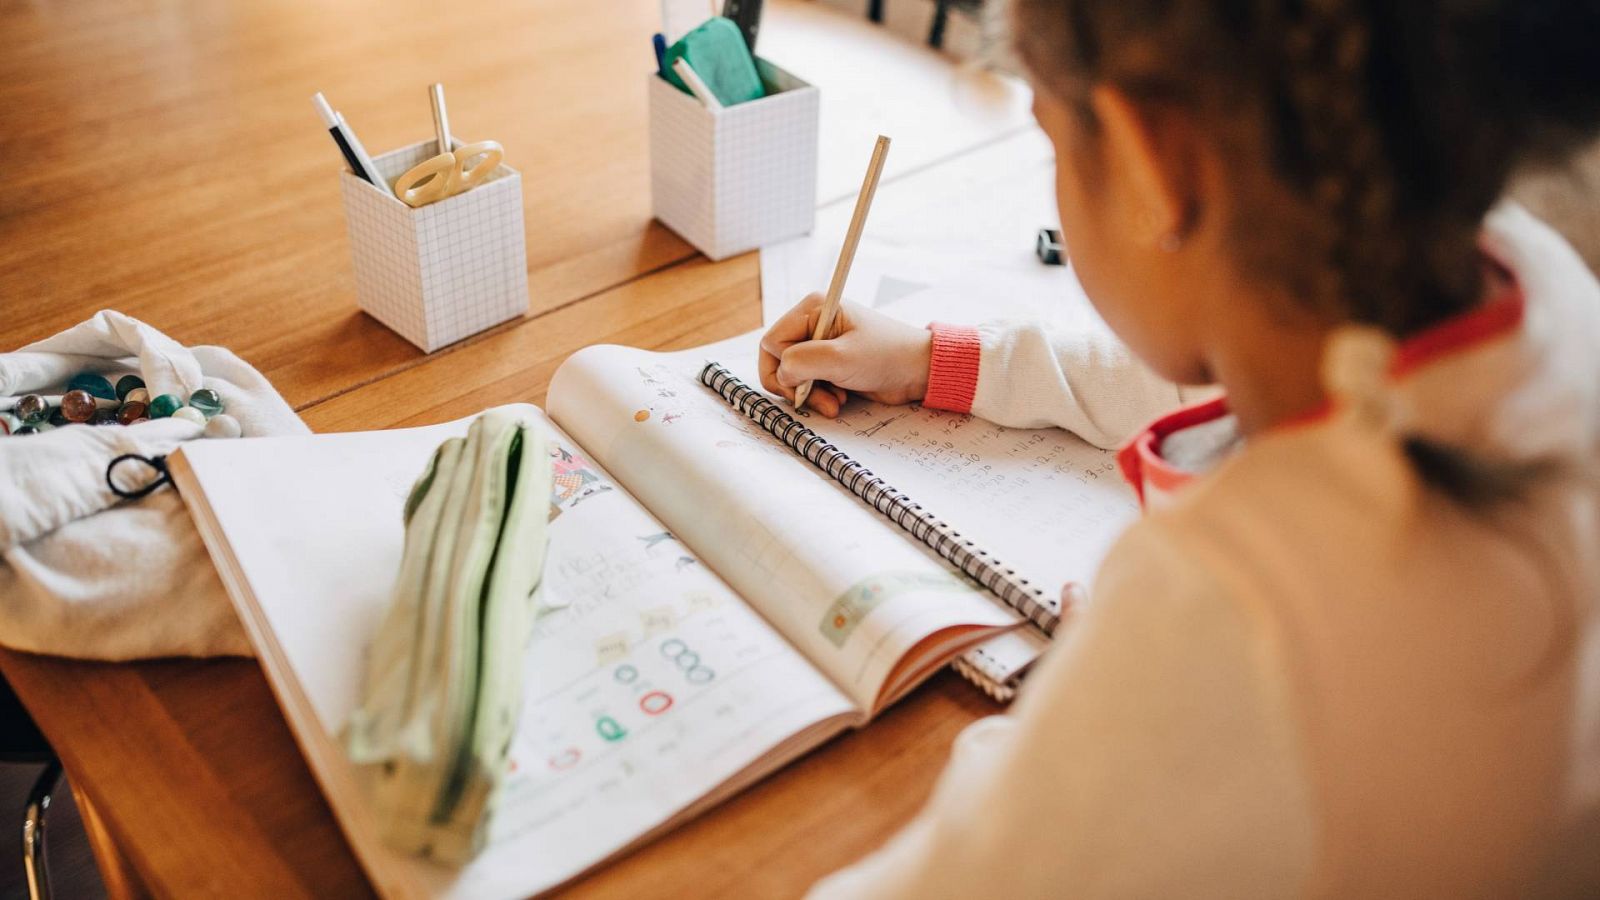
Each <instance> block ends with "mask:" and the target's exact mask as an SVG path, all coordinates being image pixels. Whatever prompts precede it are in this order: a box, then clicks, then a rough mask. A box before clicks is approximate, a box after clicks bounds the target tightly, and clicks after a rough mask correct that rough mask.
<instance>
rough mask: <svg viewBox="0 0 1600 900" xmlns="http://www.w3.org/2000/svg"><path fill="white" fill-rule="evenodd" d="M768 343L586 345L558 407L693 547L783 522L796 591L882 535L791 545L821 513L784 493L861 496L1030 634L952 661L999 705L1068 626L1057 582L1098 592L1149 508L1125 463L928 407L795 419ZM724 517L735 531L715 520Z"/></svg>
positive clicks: (937, 565) (841, 534) (555, 400)
mask: <svg viewBox="0 0 1600 900" xmlns="http://www.w3.org/2000/svg"><path fill="white" fill-rule="evenodd" d="M758 340H759V335H757V334H749V335H744V336H742V337H738V338H734V339H731V340H729V341H724V342H722V343H719V344H714V345H711V346H708V347H700V348H696V349H692V350H684V351H678V352H675V353H655V352H649V351H643V350H634V349H630V348H624V347H611V346H598V347H590V348H587V349H585V350H582V351H580V352H578V353H577V354H574V356H573V357H572V358H571V359H570V360H569V361H568V362H567V363H566V364H565V365H563V366H562V368H561V370H560V371H559V372H558V373H557V375H556V378H555V381H554V382H553V383H552V387H551V391H550V411H551V414H552V416H553V417H554V418H555V419H556V420H557V421H558V422H561V423H562V424H563V426H564V427H566V428H568V429H569V430H570V431H571V432H572V433H573V435H574V437H575V438H577V439H578V440H579V441H580V442H581V443H582V444H583V445H584V446H585V447H587V448H589V449H590V450H591V451H592V452H594V453H595V454H596V456H597V458H598V459H599V460H600V461H601V462H602V463H603V464H605V465H606V466H608V467H609V468H610V469H611V470H612V471H614V472H616V473H617V474H618V477H619V478H620V479H622V480H623V481H624V482H627V483H628V486H629V489H630V490H632V491H634V492H635V494H637V495H638V496H639V497H640V499H641V501H642V502H644V504H645V505H646V506H648V507H649V508H650V509H652V510H654V511H656V512H657V513H658V514H659V515H661V516H662V518H663V521H664V522H665V523H666V524H667V525H668V526H669V527H671V528H672V529H673V530H674V532H675V533H684V534H699V535H702V536H700V537H696V538H691V539H690V540H691V543H695V544H696V545H697V546H698V545H699V544H700V543H702V542H705V543H716V542H719V541H720V542H726V541H729V540H742V538H741V537H740V536H739V534H738V532H739V528H740V527H742V526H741V524H740V523H743V522H745V521H746V520H747V519H748V518H749V517H750V516H751V515H752V514H755V515H757V516H759V517H762V519H763V520H764V521H768V522H770V523H776V524H774V525H773V526H772V531H773V532H774V535H773V538H772V540H773V541H775V542H777V543H778V544H780V545H784V546H783V552H785V553H788V554H800V555H801V556H802V557H803V558H804V561H803V562H798V561H791V562H790V563H789V564H788V565H786V567H785V568H784V570H783V572H781V573H780V572H777V571H774V572H773V573H771V574H772V575H774V576H779V575H781V576H783V577H790V578H794V579H796V585H795V587H794V590H795V593H796V594H797V595H799V594H804V593H806V592H807V591H810V590H814V587H813V585H815V583H816V581H817V579H818V577H819V576H818V574H817V572H816V571H815V569H817V568H821V567H826V566H829V565H832V564H837V562H830V560H833V561H844V562H848V563H850V564H852V565H854V564H858V563H856V562H855V561H854V555H855V554H856V553H860V552H863V551H862V548H863V547H865V546H866V542H865V539H864V538H858V537H856V529H857V528H860V529H862V530H867V529H869V528H873V527H874V526H867V525H865V524H863V525H860V526H857V525H856V524H854V520H852V522H851V524H849V525H845V524H839V525H838V526H837V527H836V531H835V533H836V534H837V537H836V538H835V539H834V541H835V543H836V546H831V547H830V546H826V545H824V546H819V547H796V546H794V544H795V543H797V542H798V541H800V540H802V539H803V538H801V537H799V536H797V535H796V534H794V533H783V532H784V531H785V529H787V528H790V527H792V525H791V520H792V519H793V518H795V517H797V516H806V515H812V514H814V513H813V512H812V511H811V510H807V509H799V508H796V509H785V508H784V507H783V506H782V505H781V503H780V501H778V500H777V499H776V497H777V496H778V495H780V494H786V493H789V492H790V491H792V490H794V489H795V488H796V486H802V487H804V488H806V489H807V490H809V491H811V492H818V491H822V490H824V489H825V492H826V493H829V494H834V495H842V496H843V497H847V498H849V499H850V501H851V502H852V503H854V504H855V505H856V506H857V507H858V508H861V509H863V510H864V511H866V512H868V513H869V514H873V515H872V518H873V519H875V520H876V521H877V522H878V523H879V524H878V525H877V526H875V528H876V529H878V530H881V531H886V532H888V533H889V534H891V535H896V536H897V539H898V540H899V541H901V542H904V543H906V544H910V545H912V546H915V547H916V548H918V549H919V550H920V551H921V552H922V554H923V556H924V558H925V559H926V560H928V563H929V564H930V565H931V566H933V567H934V569H935V570H942V571H945V572H949V573H952V574H956V575H958V576H961V577H963V578H964V579H965V580H966V581H967V583H968V584H970V585H972V586H973V587H974V588H975V589H977V590H979V591H980V592H982V593H983V594H984V595H985V596H986V597H988V598H989V599H990V601H991V602H992V603H993V604H994V605H995V606H996V607H997V608H999V609H1001V610H1003V611H1004V612H1005V613H1006V614H1007V615H1009V616H1012V617H1013V621H1014V622H1015V623H1017V625H1018V627H1016V628H1013V629H1010V630H1007V631H1005V632H1003V633H1001V634H998V635H996V636H994V637H992V638H990V639H989V640H987V641H985V642H984V643H982V644H979V645H977V646H975V647H972V648H970V649H968V650H967V651H965V652H963V653H962V654H961V655H960V656H959V657H957V658H956V659H954V660H953V663H952V664H953V666H954V668H955V669H956V670H957V671H958V672H960V673H961V674H962V675H963V676H965V677H966V678H967V679H968V680H970V681H972V682H973V683H974V684H976V685H978V686H979V687H980V688H981V689H983V690H984V691H985V692H986V693H988V694H989V695H990V696H992V697H994V698H995V699H997V700H1001V701H1005V700H1009V699H1011V697H1012V696H1013V695H1014V694H1015V691H1016V689H1017V687H1018V686H1019V684H1020V683H1021V680H1022V678H1023V677H1024V676H1025V674H1026V672H1027V671H1028V669H1029V668H1030V667H1031V666H1032V664H1033V662H1034V661H1035V660H1036V659H1038V657H1039V656H1040V654H1041V653H1042V652H1043V651H1044V649H1045V648H1046V647H1047V646H1048V643H1049V638H1050V635H1052V634H1053V633H1054V632H1055V630H1056V628H1057V626H1058V625H1059V624H1060V622H1061V621H1062V619H1063V617H1064V616H1070V612H1071V611H1070V610H1066V609H1063V608H1062V606H1061V600H1060V598H1061V595H1062V589H1063V587H1064V586H1066V585H1068V584H1075V585H1078V586H1079V587H1081V588H1084V589H1086V588H1087V586H1088V584H1089V582H1090V580H1091V579H1092V578H1093V575H1094V572H1095V570H1096V569H1097V568H1098V566H1099V562H1100V560H1101V558H1102V557H1103V556H1104V554H1105V552H1106V551H1107V550H1108V549H1109V547H1110V545H1111V543H1112V541H1113V540H1114V539H1115V538H1116V536H1117V535H1118V534H1119V533H1120V532H1121V531H1122V529H1123V528H1125V527H1126V526H1127V524H1128V523H1129V522H1131V521H1132V520H1133V519H1134V518H1135V517H1136V516H1137V514H1138V502H1137V499H1136V498H1135V497H1134V495H1133V492H1132V491H1131V490H1130V489H1129V488H1128V487H1127V486H1126V485H1125V484H1124V483H1123V482H1122V479H1121V476H1120V475H1119V474H1118V472H1117V469H1116V463H1115V459H1114V458H1113V454H1111V453H1109V452H1107V451H1104V450H1100V449H1098V448H1095V447H1093V446H1091V445H1089V444H1087V443H1085V442H1084V441H1082V440H1080V439H1079V438H1077V437H1075V436H1073V435H1071V434H1069V433H1067V432H1064V431H1061V430H1059V429H1040V430H1019V429H1009V428H1003V427H1001V426H998V425H994V424H992V423H989V422H985V421H983V420H981V419H977V418H974V417H972V416H969V415H960V414H955V413H948V412H941V411H937V410H930V409H923V408H921V407H918V406H898V407H894V406H885V405H881V404H874V403H865V402H861V401H855V402H852V403H851V404H850V405H849V406H848V407H846V409H845V411H844V412H843V414H842V415H841V416H840V417H838V418H836V419H826V418H823V417H821V416H816V415H812V414H810V413H809V412H805V411H799V412H797V411H795V410H794V409H793V408H792V407H790V406H789V405H788V404H786V403H781V402H779V401H778V400H776V399H775V398H772V397H769V396H768V395H766V394H764V393H762V392H761V391H759V390H757V389H755V388H753V387H751V385H752V384H754V383H756V381H757V379H756V377H755V373H754V368H755V361H756V358H757V356H756V354H757V346H758V344H757V342H758ZM607 423H610V424H607ZM645 442H647V443H645ZM644 446H647V447H648V451H645V450H642V449H630V448H633V447H644ZM807 473H810V476H809V477H808V475H807ZM697 482H698V483H699V484H700V490H701V491H702V492H703V494H704V495H705V496H706V497H712V496H716V493H717V492H727V493H728V495H729V498H730V499H727V500H724V501H721V502H720V503H719V507H720V508H716V509H706V508H704V506H703V504H702V505H701V507H700V508H698V509H697V508H695V505H694V503H693V500H692V499H691V498H689V497H685V496H682V490H684V489H674V490H667V489H664V488H663V487H662V485H678V484H684V483H690V484H693V483H697ZM780 488H781V490H780ZM833 509H834V508H833V507H829V510H830V512H829V513H828V514H829V515H841V514H840V513H835V512H832V511H831V510H833ZM690 510H694V513H690V512H689V511H690ZM720 520H725V521H726V522H727V523H730V524H729V525H728V526H727V527H715V526H709V525H707V524H706V523H707V521H720ZM823 530H824V531H826V529H825V528H824V529H823ZM881 539H882V538H881V537H880V536H877V535H875V536H874V538H873V540H874V541H877V540H881ZM735 586H736V587H737V585H735ZM797 602H800V601H798V600H797ZM807 602H808V603H809V601H807Z"/></svg>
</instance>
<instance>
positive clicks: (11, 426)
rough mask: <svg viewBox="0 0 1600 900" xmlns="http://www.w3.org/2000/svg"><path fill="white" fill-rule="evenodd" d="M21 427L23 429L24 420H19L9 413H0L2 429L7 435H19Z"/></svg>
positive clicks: (0, 426) (0, 427)
mask: <svg viewBox="0 0 1600 900" xmlns="http://www.w3.org/2000/svg"><path fill="white" fill-rule="evenodd" d="M21 427H22V420H21V419H19V418H17V417H16V416H13V415H12V414H11V413H8V412H7V413H0V429H3V430H4V431H5V433H6V434H16V433H17V429H18V428H21Z"/></svg>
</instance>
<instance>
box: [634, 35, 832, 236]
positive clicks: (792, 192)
mask: <svg viewBox="0 0 1600 900" xmlns="http://www.w3.org/2000/svg"><path fill="white" fill-rule="evenodd" d="M756 71H757V72H759V73H760V75H761V82H762V84H763V85H764V86H765V87H766V89H767V94H766V96H764V97H761V98H760V99H757V100H749V101H746V102H744V103H739V104H736V105H734V106H729V107H725V108H723V109H721V110H718V111H716V112H713V111H711V110H709V109H706V107H705V106H704V105H702V104H701V103H700V101H699V100H696V99H695V98H694V97H692V96H690V95H688V94H685V93H683V92H682V91H680V90H678V89H677V88H675V87H673V86H672V84H671V83H669V82H668V81H667V80H666V79H664V78H662V77H661V76H660V75H659V74H656V73H654V72H652V73H651V74H650V199H651V203H652V205H653V208H654V210H655V216H656V218H658V219H660V220H661V221H662V223H663V224H665V225H666V226H667V227H668V228H671V229H672V230H673V231H676V232H677V233H678V234H680V235H682V236H683V238H684V239H685V240H687V241H688V242H689V243H691V244H693V245H694V246H695V247H696V248H697V249H698V250H699V251H700V252H701V253H704V254H705V255H706V256H709V257H711V258H712V259H724V258H726V257H729V256H733V255H734V254H736V253H743V252H744V251H746V250H752V249H754V248H756V247H760V246H762V245H764V244H770V243H773V242H775V241H781V240H784V239H786V238H791V237H795V236H797V235H801V234H805V233H807V232H809V231H810V230H811V226H812V224H813V223H814V222H815V221H816V215H817V113H818V92H817V89H816V88H815V87H813V86H812V85H810V84H807V83H806V82H804V81H802V80H800V79H799V78H797V77H795V76H794V75H791V74H790V73H788V72H786V71H784V70H783V69H780V68H778V67H777V66H775V65H773V64H772V63H769V62H767V61H766V60H764V59H760V58H757V59H756Z"/></svg>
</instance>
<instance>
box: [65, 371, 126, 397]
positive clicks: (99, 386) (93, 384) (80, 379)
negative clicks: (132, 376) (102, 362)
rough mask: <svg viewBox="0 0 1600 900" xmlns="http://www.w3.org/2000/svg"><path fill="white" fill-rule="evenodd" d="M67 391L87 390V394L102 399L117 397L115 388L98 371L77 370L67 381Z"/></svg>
mask: <svg viewBox="0 0 1600 900" xmlns="http://www.w3.org/2000/svg"><path fill="white" fill-rule="evenodd" d="M67 391H68V392H69V393H70V392H72V391H88V392H89V396H91V397H99V398H100V399H102V400H115V399H117V389H116V388H114V387H112V386H111V382H110V381H108V380H106V377H105V376H104V375H101V374H99V373H98V372H79V373H78V374H76V375H74V376H72V380H71V381H69V382H67Z"/></svg>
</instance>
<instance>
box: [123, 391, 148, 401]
mask: <svg viewBox="0 0 1600 900" xmlns="http://www.w3.org/2000/svg"><path fill="white" fill-rule="evenodd" d="M122 402H123V403H144V404H148V403H149V402H150V391H149V390H147V389H145V388H142V387H138V388H134V389H133V390H131V391H129V392H128V396H126V397H123V398H122Z"/></svg>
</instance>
